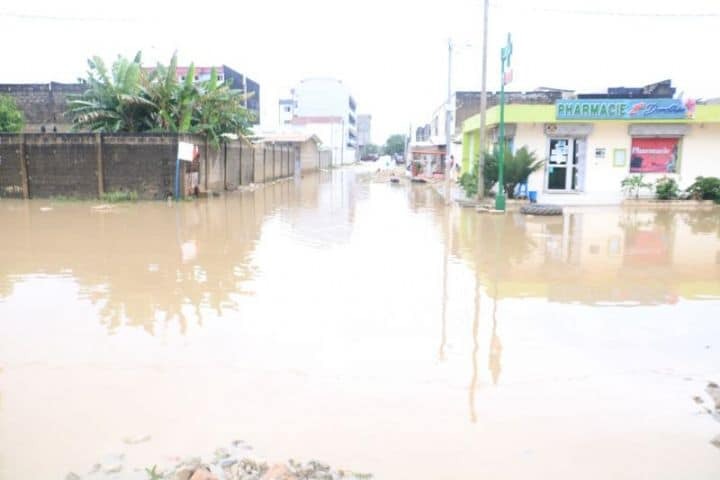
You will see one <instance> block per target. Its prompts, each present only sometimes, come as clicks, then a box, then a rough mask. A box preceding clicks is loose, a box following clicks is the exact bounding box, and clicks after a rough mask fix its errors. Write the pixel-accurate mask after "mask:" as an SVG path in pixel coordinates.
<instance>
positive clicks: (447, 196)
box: [445, 38, 453, 205]
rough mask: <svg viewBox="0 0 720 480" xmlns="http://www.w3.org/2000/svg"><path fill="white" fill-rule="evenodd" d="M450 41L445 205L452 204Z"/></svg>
mask: <svg viewBox="0 0 720 480" xmlns="http://www.w3.org/2000/svg"><path fill="white" fill-rule="evenodd" d="M452 49H453V45H452V39H451V38H448V78H447V102H446V104H445V204H446V205H449V204H450V203H451V202H452V199H451V198H450V196H451V194H452V192H451V188H450V153H451V148H452V132H451V131H450V130H451V128H452V125H451V124H452V111H453V108H452V105H451V104H452Z"/></svg>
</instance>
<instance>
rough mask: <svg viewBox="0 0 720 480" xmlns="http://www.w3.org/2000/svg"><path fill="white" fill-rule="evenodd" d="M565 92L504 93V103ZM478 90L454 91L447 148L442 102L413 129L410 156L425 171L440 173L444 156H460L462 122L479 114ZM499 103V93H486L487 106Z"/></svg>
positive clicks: (545, 100)
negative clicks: (423, 121)
mask: <svg viewBox="0 0 720 480" xmlns="http://www.w3.org/2000/svg"><path fill="white" fill-rule="evenodd" d="M568 92H569V91H567V90H560V89H553V88H539V89H537V90H534V91H531V92H505V99H506V102H508V103H515V104H523V105H536V104H538V105H547V104H552V103H553V102H555V101H557V100H559V99H561V98H563V95H566V94H567V93H568ZM481 95H482V94H481V92H477V91H458V92H455V93H453V96H452V99H451V101H450V104H449V105H450V112H449V113H450V128H451V129H452V130H451V132H450V139H451V145H450V148H449V149H448V148H447V145H446V144H447V133H446V126H445V121H446V115H447V114H448V104H446V103H443V104H442V105H440V106H439V107H438V108H436V109H435V111H434V112H433V113H432V116H431V120H430V123H426V124H422V125H420V126H418V127H416V128H415V132H414V133H415V136H414V138H413V139H412V141H411V142H410V159H411V160H413V161H419V162H422V163H424V164H425V167H424V170H425V171H426V172H430V171H432V172H433V173H443V172H444V171H445V167H444V165H445V156H446V154H447V152H448V151H449V154H450V155H452V156H453V158H454V159H455V161H456V162H459V161H460V159H461V158H462V156H463V124H464V123H465V121H466V120H468V119H469V118H472V117H474V116H476V115H479V113H480V100H481ZM499 103H500V92H487V107H488V108H492V107H494V106H496V105H498V104H499Z"/></svg>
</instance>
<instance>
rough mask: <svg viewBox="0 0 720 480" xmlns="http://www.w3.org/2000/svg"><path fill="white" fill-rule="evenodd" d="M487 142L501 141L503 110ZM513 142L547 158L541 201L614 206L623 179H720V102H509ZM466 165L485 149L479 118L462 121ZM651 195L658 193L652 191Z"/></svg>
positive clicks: (492, 120)
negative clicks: (689, 103) (712, 177)
mask: <svg viewBox="0 0 720 480" xmlns="http://www.w3.org/2000/svg"><path fill="white" fill-rule="evenodd" d="M487 118H488V121H487V129H488V139H489V142H490V144H492V143H495V144H497V141H498V140H497V130H498V129H497V126H498V122H497V120H498V118H499V112H498V108H497V107H494V108H493V109H490V110H488V115H487ZM505 119H506V125H507V126H506V132H507V133H506V135H505V141H506V144H507V145H508V146H509V148H511V149H512V150H513V151H516V150H517V149H519V148H522V147H523V146H526V147H527V148H528V149H529V150H530V151H534V152H535V154H536V156H537V158H539V159H541V160H543V168H541V169H540V170H539V171H537V172H536V173H534V174H532V175H531V176H530V178H529V179H528V190H529V191H536V192H537V195H538V201H539V202H542V203H555V204H561V205H607V204H618V203H620V202H622V200H623V191H622V187H621V183H622V181H623V179H624V178H626V177H628V176H630V175H643V179H644V181H645V182H648V183H653V184H654V183H655V181H656V180H657V179H659V178H661V177H672V178H674V179H676V180H677V181H678V183H679V184H680V186H681V187H682V188H685V187H687V186H688V185H690V184H691V183H692V182H693V181H694V180H695V177H697V176H716V177H720V105H697V106H695V105H686V104H684V103H683V102H681V101H680V100H675V99H587V100H586V99H582V100H559V101H558V102H557V103H556V104H555V105H523V104H517V105H515V104H511V105H507V106H506V107H505ZM463 127H464V128H463V168H469V165H470V159H476V158H477V157H478V154H479V149H478V144H479V118H476V117H471V118H470V119H468V120H467V121H466V122H465V124H464V126H463ZM643 193H645V194H646V195H652V194H653V193H652V191H651V190H646V191H645V192H643Z"/></svg>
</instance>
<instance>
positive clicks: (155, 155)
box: [0, 133, 296, 199]
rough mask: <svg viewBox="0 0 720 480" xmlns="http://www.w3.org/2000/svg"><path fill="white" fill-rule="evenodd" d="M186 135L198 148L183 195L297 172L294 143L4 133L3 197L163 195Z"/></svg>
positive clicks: (185, 172) (186, 171)
mask: <svg viewBox="0 0 720 480" xmlns="http://www.w3.org/2000/svg"><path fill="white" fill-rule="evenodd" d="M179 141H185V142H190V143H193V144H195V145H196V147H197V157H196V159H195V160H194V161H193V162H180V165H181V172H180V173H181V184H180V185H181V188H180V189H181V195H186V194H189V193H192V192H193V190H194V187H195V186H197V190H198V191H199V192H219V191H232V190H235V189H237V188H238V187H240V186H242V185H249V184H250V183H263V182H266V181H273V180H277V179H280V178H286V177H289V176H292V174H293V170H294V167H293V166H294V156H295V155H296V153H295V151H294V149H293V148H292V147H280V146H270V145H251V144H249V143H247V142H246V141H244V140H232V141H228V142H225V143H223V144H221V145H219V146H215V145H213V144H212V143H211V142H208V141H207V140H206V139H205V137H202V136H198V135H183V134H181V135H178V134H99V133H57V134H55V133H51V134H47V133H46V134H35V133H32V134H30V133H28V134H0V198H2V197H4V198H49V197H59V196H66V197H77V198H96V197H100V196H102V195H103V194H104V193H109V192H118V191H126V192H136V193H137V195H138V197H139V198H142V199H163V198H165V197H166V196H167V195H170V194H172V192H173V191H174V182H175V159H176V156H177V146H178V142H179Z"/></svg>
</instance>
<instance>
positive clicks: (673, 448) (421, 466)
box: [0, 169, 720, 480]
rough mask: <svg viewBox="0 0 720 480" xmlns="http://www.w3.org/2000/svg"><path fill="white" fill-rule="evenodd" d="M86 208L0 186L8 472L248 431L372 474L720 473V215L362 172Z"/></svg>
mask: <svg viewBox="0 0 720 480" xmlns="http://www.w3.org/2000/svg"><path fill="white" fill-rule="evenodd" d="M94 206H96V204H95V203H90V202H80V203H53V202H50V201H47V200H32V201H29V202H22V201H7V200H3V201H0V220H1V222H2V234H1V235H0V478H2V479H17V478H32V479H56V478H64V477H65V475H66V474H67V473H68V472H69V471H76V472H78V473H81V474H82V473H85V472H87V471H88V470H89V469H90V467H91V466H92V465H93V464H94V463H96V462H98V461H99V460H100V459H101V458H102V457H103V456H104V455H106V454H108V453H125V454H126V455H127V459H128V462H129V464H131V465H133V466H143V467H144V466H150V465H153V464H155V463H159V464H161V463H163V462H165V461H167V462H170V461H171V459H172V458H173V457H176V456H184V455H188V454H204V453H207V452H211V451H212V450H214V449H215V448H217V447H218V446H222V445H227V444H228V443H229V442H230V441H232V440H234V439H242V440H244V441H246V442H248V443H249V444H251V445H252V446H253V447H254V450H252V451H251V452H250V454H251V455H253V456H255V457H257V458H259V459H263V460H269V461H283V460H286V459H288V458H297V459H301V460H309V459H320V460H322V461H325V462H327V463H329V464H331V465H333V466H334V467H337V468H349V469H353V470H357V471H363V472H372V473H373V474H375V478H381V479H410V478H412V479H465V478H496V479H527V478H553V479H577V478H583V479H608V478H613V479H628V480H629V479H633V480H634V479H639V478H647V479H678V478H687V479H717V478H719V477H720V449H719V448H717V447H715V446H713V445H712V444H711V443H710V442H711V440H712V439H713V438H714V437H716V436H717V435H718V434H720V423H718V422H717V421H715V419H713V418H712V417H711V416H710V415H707V414H705V413H703V406H708V405H709V400H708V398H705V403H704V404H703V405H698V404H696V402H695V401H694V400H693V397H695V396H699V397H704V395H705V394H704V389H705V386H706V385H707V383H708V381H715V382H718V381H720V209H717V208H714V209H710V210H705V211H680V210H672V211H668V210H643V209H629V208H625V209H623V208H620V207H612V208H610V207H608V208H599V207H596V208H585V209H578V210H568V211H567V212H566V214H565V216H563V217H554V218H539V217H523V216H520V215H518V214H514V213H508V214H506V215H504V216H489V215H483V214H478V213H476V212H474V211H471V210H461V209H458V208H456V207H454V208H446V207H445V206H444V205H443V203H442V202H441V200H440V198H439V197H438V196H437V195H436V194H435V193H434V192H433V191H432V190H431V189H430V188H429V187H425V186H409V185H391V184H387V183H375V182H373V181H371V180H370V179H369V178H368V177H367V176H365V175H363V174H360V173H359V172H358V170H352V169H346V170H340V171H334V172H332V173H329V172H327V173H320V174H318V175H307V176H306V177H305V178H304V179H303V180H302V182H301V183H300V184H296V183H294V182H292V181H290V182H282V183H277V184H274V185H268V186H266V187H264V188H260V189H258V190H256V191H254V192H245V193H236V194H230V195H227V196H225V197H221V198H212V199H207V200H200V201H196V202H183V203H180V204H179V205H177V206H168V205H167V204H165V203H138V204H131V205H123V206H118V207H115V208H113V209H111V210H102V209H94V208H93V207H94ZM143 435H150V436H151V439H150V440H149V441H147V442H144V443H140V444H137V445H127V444H126V443H124V442H123V439H124V438H126V437H129V436H130V437H132V436H143Z"/></svg>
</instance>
